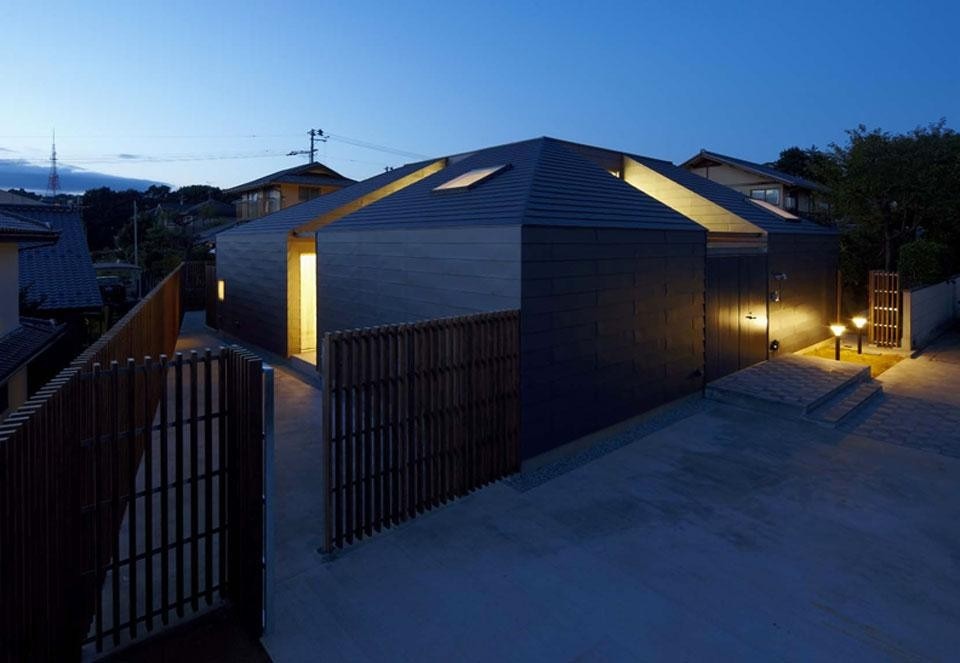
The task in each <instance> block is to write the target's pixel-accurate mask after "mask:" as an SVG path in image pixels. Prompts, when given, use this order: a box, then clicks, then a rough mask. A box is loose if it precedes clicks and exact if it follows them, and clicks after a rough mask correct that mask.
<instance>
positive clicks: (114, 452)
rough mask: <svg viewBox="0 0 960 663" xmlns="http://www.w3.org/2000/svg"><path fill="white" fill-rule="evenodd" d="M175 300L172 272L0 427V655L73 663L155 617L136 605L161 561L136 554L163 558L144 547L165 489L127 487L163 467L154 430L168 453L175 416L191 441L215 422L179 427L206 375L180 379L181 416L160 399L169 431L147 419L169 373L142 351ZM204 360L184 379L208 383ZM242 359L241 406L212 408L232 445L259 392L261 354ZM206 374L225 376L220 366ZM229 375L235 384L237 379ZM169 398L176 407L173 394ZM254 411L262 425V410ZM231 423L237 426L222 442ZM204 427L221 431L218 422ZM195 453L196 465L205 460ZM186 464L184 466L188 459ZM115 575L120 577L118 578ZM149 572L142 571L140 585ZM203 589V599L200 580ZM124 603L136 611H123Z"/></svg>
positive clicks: (176, 431)
mask: <svg viewBox="0 0 960 663" xmlns="http://www.w3.org/2000/svg"><path fill="white" fill-rule="evenodd" d="M180 305H181V292H180V268H177V269H176V270H174V272H172V273H171V274H170V275H169V276H168V277H166V278H165V279H164V280H163V281H162V282H161V283H160V284H159V285H158V286H157V287H156V288H155V289H154V290H153V291H151V292H150V293H149V294H148V295H147V297H145V298H144V299H143V300H141V301H140V302H139V303H138V304H137V305H136V306H135V307H134V308H133V309H131V310H130V311H129V312H128V313H127V315H125V316H124V317H123V318H122V319H121V320H120V321H119V322H118V323H117V324H116V325H114V326H113V327H112V328H111V329H110V330H109V331H108V332H107V333H106V334H105V335H104V336H102V337H101V338H100V339H99V340H98V341H97V342H96V343H94V344H93V345H92V346H90V347H89V348H88V349H87V350H86V351H85V352H84V353H83V354H81V355H80V356H79V357H78V358H77V359H76V360H75V361H74V362H72V363H71V364H70V366H68V367H67V368H66V369H64V370H63V371H61V372H60V373H59V374H58V375H57V376H56V377H55V378H54V379H53V380H51V382H49V383H48V384H47V385H46V386H44V388H43V389H41V390H40V391H39V392H37V393H36V394H35V395H34V396H33V397H32V398H30V399H29V400H28V401H27V402H26V403H25V404H24V405H23V406H22V407H20V408H19V409H18V410H17V411H16V412H14V413H13V414H11V415H9V416H8V417H7V418H6V419H5V420H4V421H3V422H0V660H23V659H29V660H41V661H43V660H58V661H59V660H68V661H69V660H78V659H79V657H80V652H81V646H82V643H83V642H84V640H85V639H86V638H87V635H88V633H93V636H92V637H93V641H94V642H96V643H97V644H99V645H100V646H103V643H104V641H105V640H107V641H108V643H107V644H108V645H112V644H113V643H114V642H115V640H114V636H115V634H116V633H118V632H119V630H121V629H126V630H127V631H128V636H127V637H132V636H138V635H139V634H140V633H141V632H142V631H141V623H142V622H146V623H147V624H148V625H149V622H148V621H147V620H149V619H152V618H155V617H156V616H157V615H156V614H152V615H151V614H150V613H151V611H149V610H147V609H146V608H145V606H146V603H145V597H146V594H147V593H148V591H149V592H152V591H153V589H152V588H154V586H155V585H157V583H159V582H160V578H161V577H162V576H163V574H162V573H161V572H160V571H159V570H158V569H159V568H161V567H159V562H157V565H153V564H151V565H150V566H148V565H147V563H146V561H145V560H146V559H147V557H150V558H151V559H152V557H153V555H154V554H156V555H162V554H163V553H162V550H163V546H162V545H158V546H154V545H153V544H152V543H151V545H149V546H146V545H144V543H143V541H144V540H145V536H146V535H145V534H143V533H144V532H146V531H147V529H150V530H152V529H153V528H154V526H155V527H157V528H159V527H160V523H161V522H164V520H163V519H162V518H161V517H160V513H161V511H160V509H161V505H160V502H161V494H162V493H166V492H168V491H165V490H163V489H162V488H159V486H160V485H161V484H160V483H159V480H157V481H156V482H154V479H153V478H151V479H150V480H149V481H150V482H151V483H153V484H154V485H153V486H151V487H150V489H149V490H148V489H147V487H146V484H144V485H142V486H140V485H139V484H138V482H146V481H147V479H146V477H147V475H148V474H149V476H150V477H157V476H159V473H160V472H161V468H163V467H167V464H166V463H161V462H160V461H159V458H157V457H155V453H154V452H155V450H154V447H153V445H154V443H155V440H154V438H155V437H156V438H157V440H156V443H157V445H158V446H159V445H160V444H162V443H163V442H162V438H163V437H164V433H163V432H161V428H162V430H164V431H166V437H167V444H168V445H171V446H172V445H173V444H174V442H173V441H171V439H170V436H171V435H172V436H173V437H174V439H175V438H176V436H177V435H180V436H182V435H184V434H185V433H184V432H183V431H184V422H187V423H186V426H187V431H188V432H187V433H186V435H188V436H189V437H188V438H187V439H188V440H191V441H193V440H194V439H197V440H200V439H204V440H206V439H208V438H200V437H197V438H194V437H193V435H194V434H195V433H196V432H197V430H198V428H197V427H198V426H203V430H204V432H206V427H207V426H213V425H214V424H215V422H217V419H216V418H213V417H211V418H206V419H202V418H197V417H198V416H200V415H197V416H195V417H193V423H189V419H190V417H191V416H192V415H196V414H197V412H198V410H197V409H196V408H195V407H193V406H194V405H195V401H194V399H197V398H200V394H199V393H198V392H197V388H198V386H197V385H198V384H203V385H209V387H208V386H204V391H203V398H204V402H207V401H206V391H205V390H206V389H207V388H211V387H212V382H211V381H206V382H203V381H201V382H197V381H196V380H193V381H192V382H190V383H189V384H191V386H189V387H187V389H188V391H187V395H186V396H184V398H187V399H188V402H189V407H192V408H193V409H191V410H189V411H188V415H182V413H180V412H178V411H177V410H176V408H177V406H176V405H171V407H173V412H174V414H173V415H172V416H170V422H171V425H170V426H166V427H159V426H158V425H157V424H155V422H154V412H155V411H156V409H157V405H158V404H160V405H161V411H163V409H164V407H166V406H167V405H168V399H167V396H169V397H170V398H174V397H173V396H172V395H170V394H167V392H166V391H165V390H167V389H168V380H167V379H166V376H167V375H168V374H169V373H170V371H171V370H172V371H177V368H176V367H173V368H171V364H170V363H169V362H167V363H166V366H165V365H164V362H163V361H162V360H161V361H153V360H150V359H149V357H158V358H159V357H161V356H163V355H167V354H170V353H172V351H173V349H174V347H175V344H176V339H177V332H178V330H179V324H180V317H181V308H180ZM236 352H237V353H239V351H236ZM144 356H147V357H148V358H147V360H145V361H144V362H143V363H141V364H135V363H133V361H132V360H129V358H130V357H144ZM223 356H224V357H226V359H221V360H219V361H221V362H223V361H228V364H227V365H229V358H230V357H231V356H232V355H231V354H230V352H228V353H227V354H226V355H223ZM237 356H239V354H238V355H237ZM244 356H246V355H244ZM211 361H212V360H210V361H207V360H204V362H197V361H193V358H192V357H191V361H190V362H188V363H186V364H184V365H185V366H187V369H186V370H187V371H188V375H190V377H191V378H194V377H195V376H194V375H193V373H194V372H195V371H201V370H202V371H203V374H204V375H206V371H208V370H209V369H210V367H211V363H210V362H211ZM236 361H238V362H239V361H240V360H239V359H237V360H236ZM176 363H177V364H178V365H179V364H180V362H179V361H178V362H176ZM242 363H244V366H246V368H244V367H242V366H239V365H238V367H237V368H236V369H235V373H236V374H237V375H246V376H247V377H246V378H245V379H246V380H247V382H246V383H245V384H247V385H248V386H247V387H246V388H247V389H248V390H249V391H247V392H244V393H246V396H244V397H243V398H240V397H239V396H237V395H235V396H234V397H233V398H235V399H238V398H239V400H237V403H238V407H237V408H234V409H233V410H224V409H223V408H222V407H221V408H219V410H218V412H220V413H224V412H231V411H232V412H233V416H234V417H235V418H236V420H237V422H236V423H233V424H230V423H229V421H228V424H229V425H227V426H226V427H225V432H226V433H227V440H228V441H229V440H230V439H238V440H241V442H238V444H240V445H242V444H247V442H246V441H245V440H247V439H250V438H251V436H252V434H251V433H250V432H249V431H247V430H246V429H245V428H244V426H248V425H256V423H257V421H256V420H250V421H247V420H246V418H247V417H251V416H253V415H251V414H249V413H248V410H250V409H251V408H252V409H254V410H256V409H257V406H256V404H254V403H253V400H255V399H256V398H257V394H256V391H255V386H253V385H251V384H249V383H250V380H251V378H250V375H249V374H252V371H253V370H254V369H253V368H250V366H257V367H259V360H255V359H250V358H245V359H243V362H242ZM247 364H249V365H250V366H247ZM221 365H222V364H221ZM201 366H202V367H203V368H201ZM180 370H184V369H183V368H181V369H180ZM258 370H259V369H258ZM217 374H218V376H220V375H222V376H229V375H230V374H229V372H228V371H226V370H225V371H223V372H219V371H218V373H217ZM237 380H238V382H237V384H240V382H239V380H240V378H239V377H238V378H237ZM230 384H231V387H230V388H228V389H226V390H219V389H218V390H217V391H216V392H215V393H217V394H218V398H219V397H220V396H219V394H223V395H224V396H226V397H227V398H228V400H229V398H231V397H230V394H231V393H233V392H232V391H231V389H232V388H234V387H233V386H232V385H233V382H232V381H230ZM237 388H239V387H237ZM181 389H182V388H181ZM174 391H176V388H174ZM260 398H261V399H262V393H261V394H260ZM175 401H176V402H179V403H182V399H175ZM260 403H261V404H262V400H261V401H260ZM168 412H169V410H168ZM189 413H192V414H189ZM161 416H163V415H161ZM221 416H222V415H221ZM256 416H258V417H262V412H261V413H260V414H258V415H256ZM173 422H177V424H176V425H175V426H174V425H173ZM231 425H232V426H233V428H234V429H236V432H235V433H233V434H232V435H233V436H234V437H233V438H231V437H230V435H231V433H230V431H231ZM216 429H217V431H218V433H217V434H219V430H220V429H219V425H218V424H217V428H216ZM204 444H206V441H204ZM145 451H150V453H145ZM190 453H191V454H192V453H193V450H191V451H190ZM202 457H203V458H204V462H206V459H207V458H208V456H207V455H203V456H202ZM213 457H214V456H209V458H211V459H212V458H213ZM189 460H190V461H191V462H192V461H193V457H192V456H190V458H189ZM141 461H142V464H141ZM148 466H149V467H150V472H149V473H148V472H147V471H146V468H147V467H148ZM204 470H206V466H204ZM207 474H208V476H213V474H212V473H207ZM188 476H195V475H188ZM185 481H187V480H185ZM175 483H176V478H173V479H172V480H171V481H170V482H169V484H168V483H164V484H163V485H170V486H171V487H172V486H174V485H175ZM183 485H189V488H188V490H189V491H194V490H197V489H199V488H200V487H201V483H200V482H192V481H189V482H188V483H187V484H183ZM171 489H172V488H171ZM203 489H204V490H206V487H205V486H204V487H203ZM130 495H134V499H133V501H134V503H135V504H136V502H137V499H138V498H139V499H140V502H141V503H140V504H139V505H138V507H137V508H134V509H130V508H129V505H128V501H129V497H130ZM147 495H150V496H151V498H150V499H147ZM257 496H258V497H259V494H258V495H257ZM154 497H155V498H156V499H154ZM200 503H202V502H201V501H198V500H194V501H193V502H191V504H194V505H196V504H200ZM147 504H150V505H151V506H149V507H148V506H147ZM261 507H262V504H261ZM228 510H229V509H228ZM148 513H149V515H148ZM170 513H171V514H172V513H173V512H170ZM124 514H126V516H125V515H124ZM181 516H182V514H181ZM124 517H126V519H127V524H126V529H125V530H124V532H125V534H121V528H122V527H123V526H124V525H123V520H124ZM171 517H173V516H172V515H171ZM214 520H215V522H219V521H217V520H216V519H214ZM148 521H149V522H150V527H149V528H147V525H146V523H147V522H148ZM189 522H191V523H193V522H194V521H192V520H191V521H189ZM131 525H132V526H131ZM145 528H146V529H145ZM138 532H140V533H138ZM118 535H120V536H119V538H118ZM124 550H126V551H130V550H133V551H136V552H135V554H134V557H135V558H136V563H135V564H131V563H130V561H129V552H127V553H126V554H124V553H123V552H122V551H124ZM259 553H260V551H259V549H256V550H254V551H252V552H251V553H250V554H255V555H257V557H258V559H259ZM204 554H206V552H205V553H204ZM125 559H126V561H124V560H125ZM205 561H206V559H205V558H204V562H205ZM191 562H192V560H191ZM124 565H125V566H124ZM121 567H124V571H123V572H121V573H120V575H117V573H118V571H120V568H121ZM148 568H152V569H153V570H152V571H148V570H147V569H148ZM190 568H191V569H197V568H199V566H198V565H196V564H194V565H192V566H191V567H190ZM138 571H139V574H138ZM191 572H193V571H191ZM111 573H112V574H114V575H113V576H112V577H113V578H117V577H121V576H124V575H125V577H126V581H125V582H127V584H126V585H125V588H126V592H125V593H124V594H123V596H119V597H118V596H117V595H116V594H115V593H114V591H113V589H112V588H113V586H114V585H112V584H111V592H110V593H109V594H108V595H107V597H108V600H107V603H106V605H108V606H109V607H110V611H109V613H108V612H107V611H105V610H104V595H103V594H102V593H101V592H100V589H99V588H100V584H101V582H103V581H104V580H105V579H106V578H107V577H108V575H109V574H111ZM147 575H151V576H153V577H151V578H150V581H149V582H148V581H147V577H146V576H147ZM209 577H210V578H211V579H213V578H215V576H214V575H211V576H209ZM111 582H113V581H111ZM141 587H142V588H143V590H142V593H141V590H140V589H139V588H141ZM147 587H150V588H151V589H150V590H148V589H147ZM192 588H193V586H192V585H191V589H192ZM202 590H203V592H204V594H203V596H204V598H205V597H206V594H205V592H206V590H207V586H206V581H204V584H203V585H202ZM194 594H195V592H193V593H191V594H189V596H190V598H191V600H195V599H194V598H193V596H194ZM161 595H162V594H161V592H160V590H159V589H157V593H156V596H155V597H151V601H152V602H153V603H154V605H156V606H160V605H161V603H160V601H161V598H160V597H161ZM124 605H126V606H127V608H124V607H123V606H124ZM129 606H135V607H134V608H133V610H130V609H129ZM118 608H119V610H120V616H119V620H116V619H113V618H114V617H115V616H116V615H117V613H116V612H114V611H115V610H117V609H118ZM138 611H142V612H138ZM131 614H133V615H134V618H133V619H131V618H130V615H131ZM258 615H259V613H258ZM141 616H142V617H143V619H141ZM161 619H162V616H161ZM111 620H113V621H111ZM98 624H99V626H98ZM98 630H99V637H98V636H97V631H98Z"/></svg>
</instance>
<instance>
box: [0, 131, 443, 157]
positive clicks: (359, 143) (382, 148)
mask: <svg viewBox="0 0 960 663" xmlns="http://www.w3.org/2000/svg"><path fill="white" fill-rule="evenodd" d="M301 135H302V134H258V133H253V134H113V135H110V134H106V135H93V134H91V135H66V136H65V135H63V134H61V135H60V137H61V139H62V138H68V139H78V138H96V139H100V140H103V139H118V138H137V139H141V138H156V139H174V138H184V139H186V138H189V139H201V138H209V139H215V138H216V139H232V140H236V139H242V138H246V139H258V138H291V137H294V136H298V137H299V136H301ZM321 135H322V136H326V137H328V138H330V139H331V140H334V141H337V142H340V143H343V144H345V145H351V146H353V147H360V148H363V149H367V150H374V151H377V152H384V153H387V154H394V155H397V156H402V157H407V158H413V159H426V158H428V155H426V154H420V153H419V152H410V151H409V150H402V149H398V148H395V147H390V146H388V145H381V144H379V143H373V142H370V141H366V140H361V139H359V138H351V137H350V136H344V135H341V134H331V133H322V132H321ZM43 137H44V136H37V135H29V134H0V138H43Z"/></svg>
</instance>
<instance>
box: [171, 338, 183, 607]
mask: <svg viewBox="0 0 960 663" xmlns="http://www.w3.org/2000/svg"><path fill="white" fill-rule="evenodd" d="M173 367H174V396H173V398H174V403H173V408H174V414H173V425H174V461H173V462H174V479H173V482H174V500H173V504H174V507H173V509H174V517H175V522H174V542H175V544H176V545H175V548H174V574H173V579H174V582H175V583H176V587H175V590H176V591H175V593H174V596H175V600H176V610H177V616H178V617H183V578H184V570H185V569H184V560H183V510H184V502H183V426H184V420H183V353H182V352H178V353H177V354H176V356H175V359H174V364H173Z"/></svg>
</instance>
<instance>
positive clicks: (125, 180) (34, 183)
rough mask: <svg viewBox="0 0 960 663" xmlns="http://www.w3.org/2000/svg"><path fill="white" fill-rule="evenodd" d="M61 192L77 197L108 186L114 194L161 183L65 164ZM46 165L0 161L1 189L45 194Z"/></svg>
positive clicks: (62, 172)
mask: <svg viewBox="0 0 960 663" xmlns="http://www.w3.org/2000/svg"><path fill="white" fill-rule="evenodd" d="M59 172H60V190H61V191H62V192H63V193H76V194H80V193H83V192H84V191H88V190H90V189H98V188H100V187H108V188H110V189H114V190H115V191H123V190H126V189H136V190H137V191H146V190H147V189H148V188H150V187H151V186H153V185H160V184H164V183H163V182H156V181H153V180H141V179H136V178H132V177H119V176H117V175H109V174H107V173H98V172H95V171H92V170H84V169H82V168H77V167H75V166H70V165H68V164H63V165H61V166H60V168H59ZM49 173H50V169H49V167H48V166H41V165H36V164H32V163H27V162H26V161H22V160H14V159H0V189H21V188H22V189H26V190H27V191H39V192H45V191H46V190H47V176H48V175H49Z"/></svg>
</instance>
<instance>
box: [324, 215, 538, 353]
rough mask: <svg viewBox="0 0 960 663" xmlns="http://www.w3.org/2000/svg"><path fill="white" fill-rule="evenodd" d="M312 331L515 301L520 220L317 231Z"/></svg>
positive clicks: (447, 313) (502, 305) (501, 306)
mask: <svg viewBox="0 0 960 663" xmlns="http://www.w3.org/2000/svg"><path fill="white" fill-rule="evenodd" d="M317 272H318V273H317V309H318V311H319V322H318V325H317V332H318V336H319V335H320V334H323V333H324V332H328V331H337V330H341V329H356V328H360V327H372V326H376V325H384V324H398V323H403V322H413V321H417V320H428V319H431V318H440V317H450V316H456V315H467V314H470V313H479V312H482V311H496V310H505V309H515V308H518V307H519V306H520V228H519V227H517V226H486V227H482V226H481V227H478V226H470V227H463V228H455V227H441V228H436V227H434V228H410V227H409V226H404V227H403V228H400V229H385V228H363V229H358V230H338V229H337V228H336V224H333V225H331V226H329V227H328V228H324V229H323V230H321V231H320V232H318V233H317Z"/></svg>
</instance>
